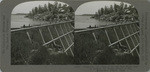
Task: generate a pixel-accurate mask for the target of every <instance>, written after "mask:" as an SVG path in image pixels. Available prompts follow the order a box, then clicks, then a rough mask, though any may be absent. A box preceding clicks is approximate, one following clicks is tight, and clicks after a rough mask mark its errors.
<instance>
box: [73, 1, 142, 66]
mask: <svg viewBox="0 0 150 72" xmlns="http://www.w3.org/2000/svg"><path fill="white" fill-rule="evenodd" d="M74 35H75V38H74V41H75V45H74V56H75V64H77V65H116V64H121V65H122V64H125V65H137V64H139V62H140V49H139V45H140V40H139V37H140V25H139V15H138V11H137V10H136V8H135V6H133V5H131V4H129V3H126V2H119V1H92V2H87V3H84V4H82V5H80V6H79V7H78V8H77V10H76V12H75V32H74Z"/></svg>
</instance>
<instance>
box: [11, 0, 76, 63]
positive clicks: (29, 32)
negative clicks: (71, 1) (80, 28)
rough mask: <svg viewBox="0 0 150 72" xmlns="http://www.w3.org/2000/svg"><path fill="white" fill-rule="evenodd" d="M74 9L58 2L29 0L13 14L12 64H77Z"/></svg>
mask: <svg viewBox="0 0 150 72" xmlns="http://www.w3.org/2000/svg"><path fill="white" fill-rule="evenodd" d="M74 16H75V15H74V10H73V9H72V7H71V6H69V5H68V4H66V3H63V2H57V1H30V2H25V3H21V4H19V5H17V6H16V7H15V8H14V9H13V11H12V15H11V65H70V64H73V63H74V35H73V32H74Z"/></svg>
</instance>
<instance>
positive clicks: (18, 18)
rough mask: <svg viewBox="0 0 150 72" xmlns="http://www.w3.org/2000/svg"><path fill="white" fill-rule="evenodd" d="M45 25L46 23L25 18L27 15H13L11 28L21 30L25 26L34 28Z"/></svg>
mask: <svg viewBox="0 0 150 72" xmlns="http://www.w3.org/2000/svg"><path fill="white" fill-rule="evenodd" d="M42 23H44V21H38V20H33V19H29V18H25V15H11V28H20V27H22V26H23V25H25V26H29V25H31V26H33V25H39V24H42Z"/></svg>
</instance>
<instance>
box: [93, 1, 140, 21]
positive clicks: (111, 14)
mask: <svg viewBox="0 0 150 72" xmlns="http://www.w3.org/2000/svg"><path fill="white" fill-rule="evenodd" d="M92 18H95V19H98V20H104V21H112V22H117V23H120V22H134V21H138V20H139V19H138V12H137V10H136V8H135V7H134V6H133V5H127V4H125V3H123V2H121V3H120V4H119V5H117V4H114V5H110V6H109V7H107V6H105V7H104V8H101V9H99V10H98V12H96V13H95V15H94V16H93V17H92Z"/></svg>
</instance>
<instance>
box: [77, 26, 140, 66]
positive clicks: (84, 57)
mask: <svg viewBox="0 0 150 72" xmlns="http://www.w3.org/2000/svg"><path fill="white" fill-rule="evenodd" d="M127 27H128V26H127ZM115 28H116V31H117V33H118V36H119V39H122V38H124V37H123V34H122V32H121V30H120V28H119V27H115ZM128 28H129V27H128ZM136 29H137V28H136ZM106 30H107V31H108V35H109V37H110V41H111V43H113V42H115V41H117V37H116V35H115V32H114V31H113V29H112V28H107V29H106ZM123 31H124V33H125V35H126V36H128V35H129V34H128V33H127V30H126V29H125V27H123ZM129 31H130V32H131V31H132V29H130V28H129ZM134 31H135V32H136V31H137V30H134ZM93 33H95V35H96V38H97V41H96V40H95V39H94V36H93ZM135 36H136V37H137V38H138V35H135ZM132 37H133V36H132ZM127 41H128V42H129V44H130V46H131V49H133V48H134V45H133V42H132V41H131V38H127ZM133 41H134V43H135V44H136V45H137V44H138V42H137V41H136V39H134V38H133ZM138 41H139V38H138ZM121 44H122V46H120V44H119V43H117V44H115V45H113V46H111V47H109V46H108V45H109V41H108V38H107V36H106V33H105V31H104V29H100V30H93V31H87V32H81V33H75V49H74V53H75V64H79V65H80V64H85V65H91V64H98V65H107V64H108V65H110V64H139V57H138V55H137V53H136V51H134V52H133V53H134V55H132V53H130V52H129V47H128V46H127V43H126V41H125V40H123V41H121Z"/></svg>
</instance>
